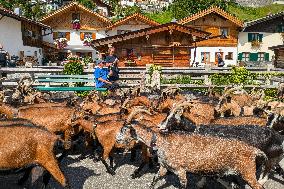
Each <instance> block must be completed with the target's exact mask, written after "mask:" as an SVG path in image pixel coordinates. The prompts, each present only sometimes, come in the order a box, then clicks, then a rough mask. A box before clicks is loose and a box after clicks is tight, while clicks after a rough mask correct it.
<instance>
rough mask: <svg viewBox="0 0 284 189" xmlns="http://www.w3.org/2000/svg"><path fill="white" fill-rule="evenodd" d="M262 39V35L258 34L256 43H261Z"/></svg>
mask: <svg viewBox="0 0 284 189" xmlns="http://www.w3.org/2000/svg"><path fill="white" fill-rule="evenodd" d="M262 39H263V34H258V41H259V42H262Z"/></svg>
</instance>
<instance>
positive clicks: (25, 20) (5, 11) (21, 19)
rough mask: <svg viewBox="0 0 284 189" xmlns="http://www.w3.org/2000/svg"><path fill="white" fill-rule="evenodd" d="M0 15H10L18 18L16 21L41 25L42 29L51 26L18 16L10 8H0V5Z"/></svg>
mask: <svg viewBox="0 0 284 189" xmlns="http://www.w3.org/2000/svg"><path fill="white" fill-rule="evenodd" d="M0 15H3V16H7V17H10V18H14V19H15V20H18V21H24V22H28V23H31V24H34V25H37V26H40V27H42V28H44V29H51V27H50V26H48V25H45V24H43V23H41V22H37V21H34V20H31V19H28V18H26V17H24V16H19V15H17V14H16V13H14V12H12V11H10V10H7V9H4V8H1V7H0Z"/></svg>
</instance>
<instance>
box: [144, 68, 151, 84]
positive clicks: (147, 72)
mask: <svg viewBox="0 0 284 189" xmlns="http://www.w3.org/2000/svg"><path fill="white" fill-rule="evenodd" d="M150 67H151V64H146V79H145V86H146V87H147V86H149V84H151V76H150V74H149V70H150Z"/></svg>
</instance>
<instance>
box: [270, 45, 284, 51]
mask: <svg viewBox="0 0 284 189" xmlns="http://www.w3.org/2000/svg"><path fill="white" fill-rule="evenodd" d="M268 49H269V50H276V49H284V45H277V46H272V47H268Z"/></svg>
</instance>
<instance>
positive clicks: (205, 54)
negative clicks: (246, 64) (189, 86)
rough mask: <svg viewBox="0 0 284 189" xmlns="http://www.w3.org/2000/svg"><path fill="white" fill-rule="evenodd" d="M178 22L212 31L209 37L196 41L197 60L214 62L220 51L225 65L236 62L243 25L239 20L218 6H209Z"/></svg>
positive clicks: (206, 62)
mask: <svg viewBox="0 0 284 189" xmlns="http://www.w3.org/2000/svg"><path fill="white" fill-rule="evenodd" d="M178 23H179V24H182V25H185V26H189V27H193V28H195V29H198V30H202V31H205V32H209V33H212V36H211V39H209V40H206V41H200V42H198V43H197V51H196V53H197V54H196V57H197V59H196V61H197V62H201V63H205V64H209V63H215V64H216V63H217V60H218V59H217V54H218V53H220V54H221V55H222V56H223V60H224V62H225V64H226V65H228V64H236V63H237V58H238V57H237V55H238V54H237V46H238V34H239V31H241V28H242V27H243V22H242V21H241V20H239V19H238V18H236V17H235V16H233V15H231V14H229V13H228V12H226V11H224V10H222V9H220V8H219V7H211V8H209V9H206V10H203V11H200V12H198V13H196V14H193V15H191V16H189V17H186V18H184V19H181V20H179V21H178Z"/></svg>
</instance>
